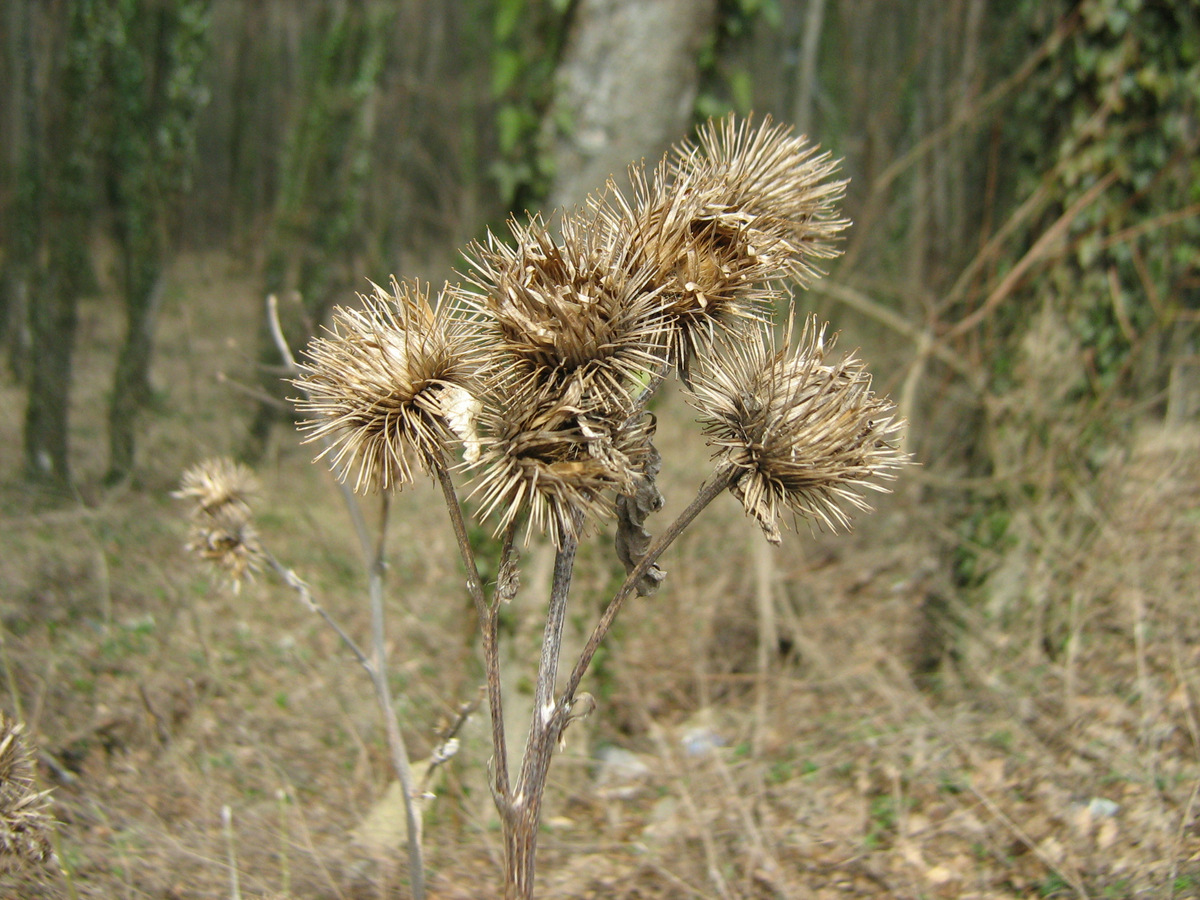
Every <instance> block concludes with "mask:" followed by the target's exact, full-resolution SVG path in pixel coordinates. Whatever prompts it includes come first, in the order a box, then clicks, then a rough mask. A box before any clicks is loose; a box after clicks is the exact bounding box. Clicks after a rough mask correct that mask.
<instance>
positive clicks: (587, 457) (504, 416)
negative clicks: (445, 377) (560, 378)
mask: <svg viewBox="0 0 1200 900" xmlns="http://www.w3.org/2000/svg"><path fill="white" fill-rule="evenodd" d="M480 432H481V435H482V442H483V453H482V454H481V457H480V459H479V462H478V464H477V466H476V470H477V475H476V478H475V487H474V489H473V491H472V496H474V497H476V498H478V502H479V512H478V515H479V518H481V519H486V518H488V517H490V516H493V515H495V516H496V517H497V518H498V521H499V524H498V525H497V528H496V530H497V532H499V531H502V530H503V529H504V528H505V527H507V526H508V524H509V523H510V522H512V521H513V520H514V519H516V518H517V517H518V516H519V515H521V514H523V513H527V514H528V517H529V518H528V531H529V532H532V531H548V532H549V533H550V536H551V538H552V539H553V540H554V543H555V544H556V545H557V546H561V545H562V543H563V541H564V539H565V538H567V537H578V536H579V535H580V533H581V532H582V531H583V530H584V529H585V528H586V527H587V525H588V524H589V523H590V522H594V521H596V520H599V519H603V518H607V517H608V516H610V515H612V513H613V503H614V494H615V493H627V492H628V491H630V490H631V489H632V488H633V484H634V480H635V478H636V477H637V476H638V474H639V472H640V466H641V460H642V457H643V455H644V454H645V453H646V452H648V449H649V439H650V430H649V425H648V420H647V419H646V418H645V417H643V416H632V417H631V416H629V415H628V414H626V413H625V412H624V411H623V410H612V409H606V408H604V407H602V406H601V405H598V404H596V403H591V402H589V401H587V399H586V398H585V397H584V396H583V395H582V394H581V392H580V391H578V390H573V389H571V390H568V391H566V392H565V393H560V392H554V393H547V394H544V395H542V396H541V397H540V398H539V397H536V396H531V395H510V396H508V397H505V396H503V395H499V394H494V393H493V394H489V397H488V400H487V402H485V403H484V406H483V414H482V416H481V427H480Z"/></svg>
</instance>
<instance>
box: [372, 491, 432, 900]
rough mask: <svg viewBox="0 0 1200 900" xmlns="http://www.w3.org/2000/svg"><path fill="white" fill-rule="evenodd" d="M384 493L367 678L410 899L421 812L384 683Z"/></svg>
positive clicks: (417, 877) (421, 890) (415, 882)
mask: <svg viewBox="0 0 1200 900" xmlns="http://www.w3.org/2000/svg"><path fill="white" fill-rule="evenodd" d="M388 497H389V495H388V494H384V495H383V500H382V503H381V504H380V522H379V539H378V541H377V542H376V544H375V551H374V554H373V555H372V558H371V561H370V566H369V578H368V590H369V592H370V600H371V648H372V651H371V655H372V657H373V658H372V661H371V670H372V671H371V676H372V678H371V680H372V681H373V682H374V684H375V696H376V698H377V700H378V702H379V707H380V710H381V711H382V712H383V723H384V728H385V730H386V731H387V740H388V748H389V749H390V751H391V757H392V768H393V769H394V770H395V772H396V778H397V779H398V780H399V781H400V790H401V792H402V794H403V796H404V818H405V826H406V829H407V832H408V868H409V881H410V883H411V885H412V895H413V900H424V897H425V863H424V859H423V853H422V848H421V826H422V822H421V815H420V812H419V811H418V810H417V799H416V782H415V781H414V780H413V773H412V766H411V765H410V764H409V757H408V748H407V747H406V746H405V743H404V735H403V734H402V733H401V731H400V721H399V719H398V717H397V716H396V708H395V707H394V706H393V705H392V692H391V688H390V687H389V686H388V680H387V665H386V659H385V647H384V635H385V633H386V631H385V628H384V615H383V612H384V610H383V575H384V571H385V569H386V563H385V561H384V544H385V542H386V540H387V518H388V509H389V502H388Z"/></svg>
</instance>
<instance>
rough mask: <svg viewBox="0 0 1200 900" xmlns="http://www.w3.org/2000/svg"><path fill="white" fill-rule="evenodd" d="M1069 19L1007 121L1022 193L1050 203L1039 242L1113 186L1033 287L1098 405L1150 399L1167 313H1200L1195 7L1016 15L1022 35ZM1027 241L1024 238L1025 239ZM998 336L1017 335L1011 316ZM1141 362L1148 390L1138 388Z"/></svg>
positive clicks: (1112, 1) (1198, 27) (1089, 7)
mask: <svg viewBox="0 0 1200 900" xmlns="http://www.w3.org/2000/svg"><path fill="white" fill-rule="evenodd" d="M1050 12H1054V13H1058V14H1061V15H1063V16H1064V17H1067V18H1066V20H1065V21H1067V22H1068V32H1067V35H1066V38H1065V39H1064V41H1063V43H1062V44H1061V46H1059V47H1058V49H1057V51H1056V52H1055V53H1053V54H1052V55H1051V56H1050V57H1049V58H1048V59H1047V60H1046V61H1045V62H1044V64H1043V65H1042V67H1041V68H1040V69H1039V71H1038V72H1036V73H1035V75H1034V77H1033V80H1032V83H1031V85H1030V88H1029V89H1027V90H1024V91H1022V92H1021V94H1020V96H1019V98H1018V100H1017V104H1016V109H1015V110H1013V112H1014V114H1013V115H1006V116H1005V119H1004V125H1005V130H1006V135H1007V138H1008V140H1009V142H1010V146H1011V148H1012V151H1013V153H1014V162H1015V163H1016V164H1017V167H1018V178H1017V180H1016V181H1015V182H1014V186H1015V187H1016V189H1017V191H1018V192H1019V193H1021V194H1025V193H1028V192H1029V191H1031V190H1032V189H1033V187H1034V186H1035V185H1037V184H1038V183H1042V184H1044V186H1045V187H1046V188H1048V192H1049V197H1050V201H1049V203H1048V204H1047V206H1046V208H1045V210H1044V213H1043V215H1042V217H1041V218H1040V219H1038V220H1037V221H1035V222H1034V223H1032V228H1033V229H1034V231H1035V232H1036V230H1038V229H1044V228H1045V227H1047V226H1048V225H1049V224H1050V223H1051V222H1053V221H1054V219H1055V218H1056V217H1057V216H1059V215H1061V214H1062V213H1063V212H1064V211H1065V210H1068V209H1069V208H1070V207H1071V205H1072V204H1073V203H1075V202H1076V201H1078V200H1079V199H1080V198H1081V197H1082V196H1083V195H1084V194H1085V192H1087V191H1088V190H1089V189H1090V188H1092V187H1093V186H1094V185H1097V184H1098V183H1100V182H1101V181H1103V180H1104V179H1106V178H1111V179H1112V180H1113V181H1112V185H1111V186H1110V187H1108V188H1107V189H1105V190H1104V191H1103V192H1102V193H1101V194H1100V195H1099V197H1098V198H1097V199H1096V201H1095V202H1094V203H1092V204H1090V205H1088V206H1086V207H1085V208H1083V209H1082V211H1081V212H1080V214H1079V215H1078V217H1077V218H1075V219H1074V221H1073V222H1072V223H1071V224H1070V227H1069V230H1068V235H1067V251H1066V252H1065V253H1064V254H1062V255H1061V256H1060V257H1057V258H1055V259H1054V261H1053V262H1052V263H1051V267H1050V269H1049V270H1048V271H1046V272H1044V273H1042V274H1043V276H1044V277H1041V278H1039V279H1038V281H1039V285H1040V287H1041V291H1037V290H1035V293H1041V294H1043V295H1045V293H1047V292H1053V293H1054V294H1055V295H1056V297H1055V299H1056V302H1057V303H1058V304H1059V305H1060V307H1061V309H1062V310H1063V312H1064V314H1065V316H1066V319H1067V321H1068V323H1069V325H1070V327H1071V329H1072V331H1073V332H1074V334H1075V336H1076V337H1077V338H1078V340H1079V342H1080V344H1081V346H1082V348H1083V351H1084V354H1085V356H1086V359H1087V363H1088V367H1089V373H1088V374H1089V377H1090V381H1091V389H1092V391H1093V392H1095V393H1105V392H1109V391H1112V390H1117V391H1132V392H1135V393H1144V392H1146V391H1153V390H1156V389H1157V388H1159V387H1161V376H1162V374H1163V370H1162V367H1161V366H1156V365H1155V363H1156V362H1157V361H1156V360H1155V359H1153V357H1152V356H1151V357H1150V358H1149V359H1147V354H1149V353H1151V352H1152V350H1153V349H1154V348H1155V346H1156V344H1157V342H1158V341H1159V340H1160V338H1161V337H1162V334H1163V331H1164V329H1166V328H1167V327H1168V326H1169V325H1170V323H1171V321H1172V317H1173V316H1174V313H1175V312H1176V311H1177V310H1178V309H1179V308H1180V307H1181V306H1196V305H1200V302H1198V298H1197V297H1196V296H1195V287H1194V286H1195V284H1196V280H1197V277H1200V257H1197V255H1196V254H1195V252H1194V249H1193V248H1194V247H1195V246H1196V244H1197V242H1198V241H1200V215H1197V214H1196V212H1195V211H1194V210H1193V211H1192V212H1191V213H1190V214H1187V213H1183V214H1180V215H1178V216H1174V215H1173V214H1175V213H1179V212H1180V211H1181V210H1183V209H1184V208H1185V207H1187V206H1188V205H1189V204H1194V203H1195V202H1196V200H1197V197H1198V196H1200V189H1198V187H1197V185H1198V184H1200V155H1198V154H1197V147H1198V143H1200V141H1198V136H1197V132H1196V129H1195V117H1196V112H1197V105H1198V103H1200V3H1197V2H1195V0H1188V2H1181V3H1167V2H1152V0H1085V2H1083V3H1081V4H1076V3H1074V2H1066V0H1060V2H1056V3H1052V4H1045V3H1040V2H1039V3H1033V2H1026V3H1024V4H1022V16H1023V18H1024V21H1026V22H1028V23H1029V26H1028V27H1029V32H1030V34H1031V36H1032V35H1034V34H1035V33H1039V32H1040V31H1042V30H1043V29H1045V28H1046V27H1048V26H1049V25H1050V23H1051V21H1052V20H1049V19H1048V14H1049V13H1050ZM1034 236H1035V234H1031V239H1033V237H1034ZM1012 306H1013V314H1012V315H1011V316H1010V317H1009V321H1008V322H1007V323H1006V324H1007V327H1008V328H1010V329H1013V330H1019V327H1020V322H1021V320H1022V319H1023V318H1024V315H1023V312H1022V311H1021V310H1019V309H1018V308H1017V304H1013V305H1012ZM1138 362H1143V363H1145V362H1149V363H1150V366H1151V368H1153V369H1156V370H1157V372H1156V374H1157V376H1158V377H1157V378H1154V379H1153V380H1152V382H1151V383H1149V384H1147V383H1144V382H1143V381H1139V380H1138V378H1137V377H1136V376H1137V374H1138V373H1137V372H1136V368H1137V363H1138Z"/></svg>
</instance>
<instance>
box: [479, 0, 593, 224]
mask: <svg viewBox="0 0 1200 900" xmlns="http://www.w3.org/2000/svg"><path fill="white" fill-rule="evenodd" d="M482 5H484V6H485V7H486V6H490V7H491V12H492V34H491V43H490V45H489V52H490V55H491V90H490V95H491V99H492V102H493V103H494V104H495V119H494V121H495V128H496V144H497V151H498V152H497V158H496V160H495V161H494V162H493V163H492V166H491V168H490V171H489V174H490V175H491V176H492V178H493V180H494V181H495V182H496V186H497V189H498V191H499V193H500V197H501V199H502V200H503V202H504V204H505V206H506V207H507V208H509V209H514V210H519V209H523V208H525V207H527V206H536V205H537V204H538V203H539V201H541V200H542V199H543V198H544V197H545V196H546V194H547V193H548V192H549V190H550V184H551V181H552V179H553V177H554V169H553V162H552V158H551V155H550V152H549V150H548V148H547V146H546V131H545V129H544V127H543V121H544V118H545V115H546V112H547V110H548V109H550V105H551V101H552V100H553V97H554V74H555V69H556V68H557V66H558V60H559V57H560V55H561V52H562V48H563V45H564V43H565V42H566V39H567V30H568V25H569V21H570V11H571V5H572V4H571V2H570V0H550V2H538V0H493V2H491V3H484V4H482ZM554 125H555V126H556V127H559V128H563V129H569V127H570V123H569V122H555V123H554Z"/></svg>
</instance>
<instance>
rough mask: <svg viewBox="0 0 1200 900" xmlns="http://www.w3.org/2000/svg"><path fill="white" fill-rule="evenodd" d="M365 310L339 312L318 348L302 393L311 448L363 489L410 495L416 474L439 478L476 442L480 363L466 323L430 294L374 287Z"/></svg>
mask: <svg viewBox="0 0 1200 900" xmlns="http://www.w3.org/2000/svg"><path fill="white" fill-rule="evenodd" d="M359 297H360V299H361V301H362V308H361V309H359V308H350V307H339V308H338V309H337V310H335V312H334V317H333V325H332V326H331V327H330V329H329V332H328V334H327V336H325V337H319V338H316V339H314V340H313V341H312V342H311V343H310V344H309V362H308V363H306V364H302V365H301V367H300V370H301V372H302V375H301V377H300V378H298V379H296V381H295V384H296V385H297V386H298V387H299V388H300V389H301V390H302V391H304V394H305V396H304V397H303V398H302V399H300V400H298V401H297V404H296V405H297V407H298V408H299V409H300V410H302V411H303V412H306V413H308V414H309V415H310V416H311V419H310V420H309V421H307V422H305V423H304V425H303V426H302V428H303V429H304V430H305V431H306V432H307V433H308V437H307V441H308V442H312V441H326V440H328V443H327V444H326V446H325V449H324V450H323V451H322V453H321V456H322V457H324V456H328V457H329V461H330V464H331V465H332V466H333V467H334V469H335V470H337V471H338V473H339V477H340V478H342V479H343V480H345V479H347V478H352V479H353V483H354V489H355V490H356V491H362V490H367V489H383V490H389V489H392V488H401V487H403V486H404V485H405V484H409V483H411V482H412V480H413V467H414V466H416V468H417V469H419V470H421V471H424V472H433V471H435V470H436V469H438V468H439V467H441V466H442V465H443V463H444V461H445V457H446V453H447V450H448V448H449V447H450V446H451V444H452V443H457V441H459V440H463V439H467V438H468V437H469V433H470V428H471V419H472V415H471V410H472V407H473V404H474V390H475V388H474V378H473V376H474V371H475V369H476V363H475V361H474V354H473V352H472V345H471V342H470V341H469V340H468V339H467V334H466V332H467V328H468V326H467V323H466V322H465V321H464V320H463V319H461V318H455V317H454V316H452V315H451V309H450V305H449V304H448V303H446V302H444V301H443V302H439V303H438V304H437V305H436V306H435V305H433V304H431V303H430V300H429V291H428V287H427V286H422V285H421V284H419V283H417V282H413V283H404V284H400V283H398V282H397V281H396V280H395V279H394V278H393V279H392V289H391V291H390V292H389V291H387V290H384V289H383V288H381V287H379V286H378V285H375V290H374V293H372V294H369V295H359Z"/></svg>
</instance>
